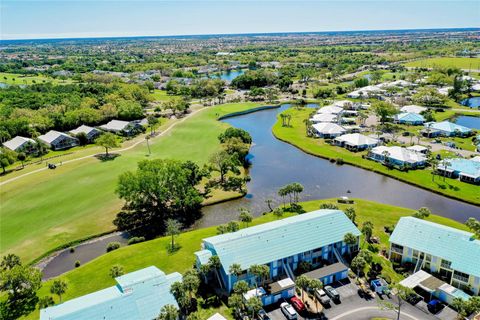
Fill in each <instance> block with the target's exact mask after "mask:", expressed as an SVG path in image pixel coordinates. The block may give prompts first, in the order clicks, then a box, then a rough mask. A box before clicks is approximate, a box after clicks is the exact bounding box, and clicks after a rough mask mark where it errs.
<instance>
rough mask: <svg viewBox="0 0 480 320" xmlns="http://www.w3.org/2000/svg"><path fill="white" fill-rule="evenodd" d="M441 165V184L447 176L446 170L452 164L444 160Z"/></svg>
mask: <svg viewBox="0 0 480 320" xmlns="http://www.w3.org/2000/svg"><path fill="white" fill-rule="evenodd" d="M442 164H443V182H445V177H446V176H447V168H448V167H450V166H451V165H452V163H451V162H450V161H448V160H447V159H445V160H443V161H442Z"/></svg>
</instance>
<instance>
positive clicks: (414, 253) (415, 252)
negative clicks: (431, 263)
mask: <svg viewBox="0 0 480 320" xmlns="http://www.w3.org/2000/svg"><path fill="white" fill-rule="evenodd" d="M419 254H420V252H419V251H418V250H413V257H414V258H418V255H419Z"/></svg>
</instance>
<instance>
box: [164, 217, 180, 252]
mask: <svg viewBox="0 0 480 320" xmlns="http://www.w3.org/2000/svg"><path fill="white" fill-rule="evenodd" d="M180 228H181V224H180V223H179V222H178V221H177V220H174V219H168V220H167V227H166V229H167V230H166V231H167V232H166V234H167V235H168V236H170V237H171V246H170V250H171V251H172V252H173V251H174V250H175V236H177V235H179V234H180Z"/></svg>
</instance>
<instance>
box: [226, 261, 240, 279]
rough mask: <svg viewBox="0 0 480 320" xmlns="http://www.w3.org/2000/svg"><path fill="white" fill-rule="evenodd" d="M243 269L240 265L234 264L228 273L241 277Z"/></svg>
mask: <svg viewBox="0 0 480 320" xmlns="http://www.w3.org/2000/svg"><path fill="white" fill-rule="evenodd" d="M242 271H243V270H242V267H241V266H240V264H238V263H232V265H231V266H230V268H228V273H230V274H233V275H235V276H236V277H239V276H240V275H241V274H242Z"/></svg>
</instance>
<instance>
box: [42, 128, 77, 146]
mask: <svg viewBox="0 0 480 320" xmlns="http://www.w3.org/2000/svg"><path fill="white" fill-rule="evenodd" d="M59 137H65V138H69V139H73V138H72V137H70V136H69V135H68V134H66V133H63V132H58V131H55V130H50V131H48V132H47V133H45V134H44V135H41V136H39V137H38V139H40V140H42V141H45V142H47V143H52V142H53V141H55V140H56V139H58V138H59Z"/></svg>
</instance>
